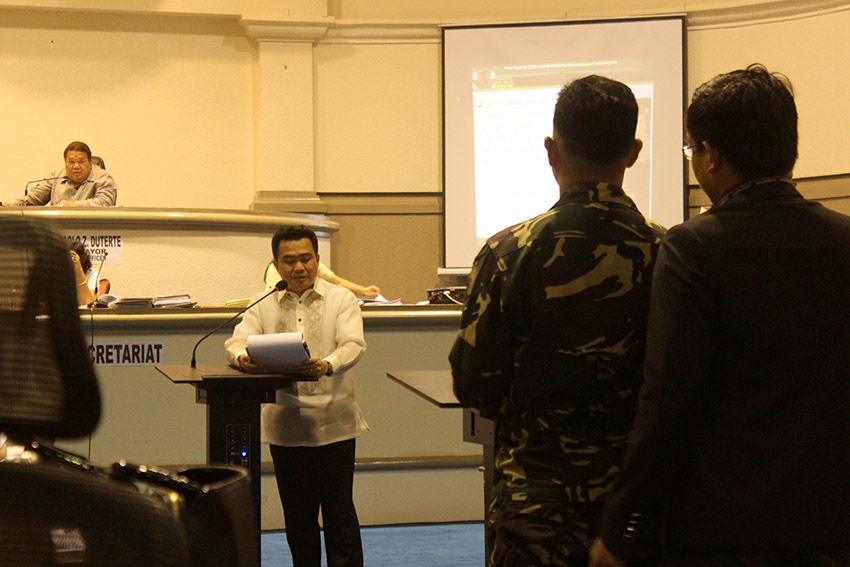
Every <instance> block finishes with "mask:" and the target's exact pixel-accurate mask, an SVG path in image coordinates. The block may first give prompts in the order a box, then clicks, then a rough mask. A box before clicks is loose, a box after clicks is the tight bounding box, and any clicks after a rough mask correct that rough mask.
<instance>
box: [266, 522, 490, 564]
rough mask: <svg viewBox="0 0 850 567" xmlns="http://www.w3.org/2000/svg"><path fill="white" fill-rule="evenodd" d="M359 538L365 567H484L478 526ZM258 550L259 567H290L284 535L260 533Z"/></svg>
mask: <svg viewBox="0 0 850 567" xmlns="http://www.w3.org/2000/svg"><path fill="white" fill-rule="evenodd" d="M360 537H361V538H362V539H363V562H364V564H365V567H437V566H439V567H483V565H484V525H483V524H482V523H481V522H470V523H457V524H417V525H404V526H381V527H363V528H361V529H360ZM261 546H262V549H261V552H262V567H292V557H291V556H290V555H289V547H287V545H286V534H285V533H284V532H266V533H263V535H262V538H261ZM323 564H324V563H323Z"/></svg>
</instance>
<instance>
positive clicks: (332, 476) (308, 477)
mask: <svg viewBox="0 0 850 567" xmlns="http://www.w3.org/2000/svg"><path fill="white" fill-rule="evenodd" d="M354 448H355V442H354V439H349V440H347V441H340V442H339V443H331V444H330V445H324V446H322V447H278V446H276V445H270V446H269V449H270V450H271V454H272V460H273V461H274V472H275V477H276V478H277V487H278V491H279V492H280V501H281V504H283V517H284V520H285V521H286V541H287V543H289V550H290V551H291V553H292V564H293V567H321V560H322V546H321V539H320V534H319V510H320V509H321V511H322V524H323V526H324V532H325V553H326V555H327V559H328V567H362V565H363V546H362V544H361V542H360V523H359V522H358V521H357V512H356V510H355V509H354V499H353V496H352V490H353V486H354Z"/></svg>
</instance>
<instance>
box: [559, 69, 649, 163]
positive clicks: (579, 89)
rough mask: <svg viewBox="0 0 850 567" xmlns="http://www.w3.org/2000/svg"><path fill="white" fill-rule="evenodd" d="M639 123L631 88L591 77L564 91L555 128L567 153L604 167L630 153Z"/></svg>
mask: <svg viewBox="0 0 850 567" xmlns="http://www.w3.org/2000/svg"><path fill="white" fill-rule="evenodd" d="M637 120H638V105H637V101H636V100H635V95H634V93H633V92H632V90H631V89H630V88H629V87H628V86H626V85H624V84H623V83H621V82H619V81H614V80H612V79H608V78H606V77H601V76H599V75H590V76H587V77H583V78H581V79H577V80H575V81H572V82H571V83H568V84H567V85H566V86H564V88H563V89H561V92H560V94H559V95H558V102H557V103H556V104H555V117H554V120H553V125H554V130H555V132H556V133H557V134H558V136H559V137H560V139H561V141H562V142H563V144H564V149H565V151H566V152H567V153H569V154H571V155H574V156H577V157H579V158H582V159H583V160H585V161H588V162H590V163H595V164H603V165H604V164H611V163H613V162H615V161H617V160H619V159H621V158H623V157H625V156H626V155H628V154H629V152H631V150H632V147H633V145H634V141H635V130H637Z"/></svg>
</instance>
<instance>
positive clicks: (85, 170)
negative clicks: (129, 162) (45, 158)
mask: <svg viewBox="0 0 850 567" xmlns="http://www.w3.org/2000/svg"><path fill="white" fill-rule="evenodd" d="M64 156H65V167H64V168H63V169H58V170H56V171H53V172H51V173H50V175H48V176H47V178H45V179H42V180H41V181H39V182H38V183H37V184H35V185H34V186H33V187H32V188H28V190H27V191H26V196H25V197H24V198H23V199H18V201H16V202H15V203H13V204H14V205H54V206H60V207H110V206H114V205H115V201H116V200H117V198H118V187H117V186H116V185H115V180H114V179H112V176H111V175H109V173H108V172H107V171H106V170H105V169H102V168H100V167H98V166H96V165H92V161H91V150H90V149H89V147H88V146H87V145H86V144H84V143H83V142H71V143H70V144H68V147H67V148H65V153H64ZM4 204H8V203H4Z"/></svg>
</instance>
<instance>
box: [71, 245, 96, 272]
mask: <svg viewBox="0 0 850 567" xmlns="http://www.w3.org/2000/svg"><path fill="white" fill-rule="evenodd" d="M68 247H69V248H70V249H71V250H72V251H73V252H76V253H77V256H79V257H80V267H82V268H83V273H84V274H85V273H86V272H88V271H89V270H90V269H91V256H90V255H89V251H88V250H87V249H86V247H85V246H84V245H83V243H82V242H80V241H79V240H69V241H68Z"/></svg>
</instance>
